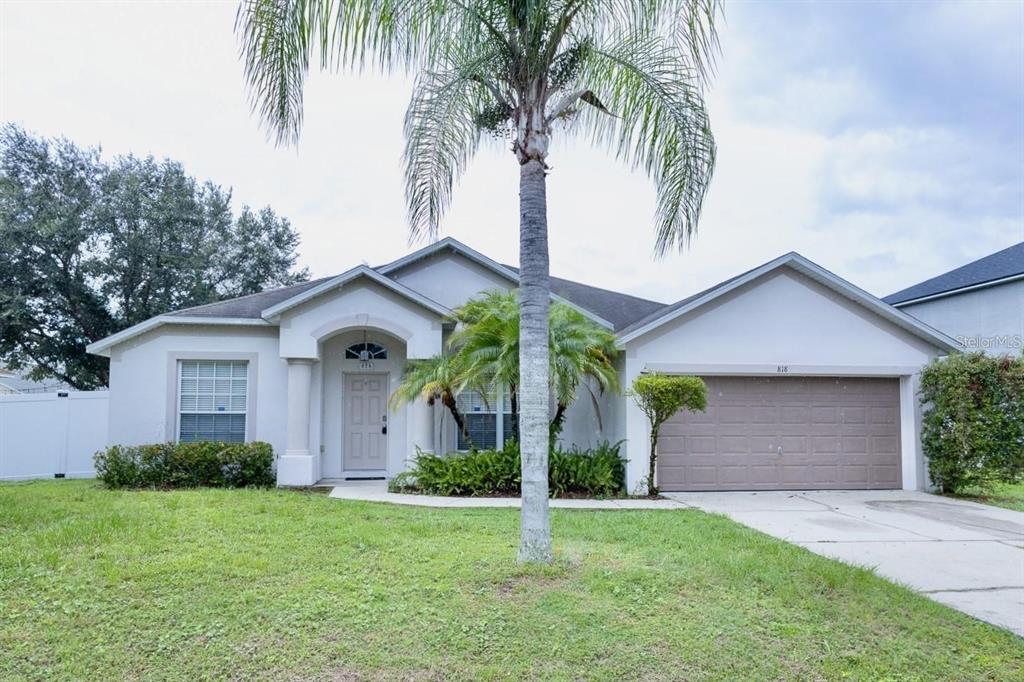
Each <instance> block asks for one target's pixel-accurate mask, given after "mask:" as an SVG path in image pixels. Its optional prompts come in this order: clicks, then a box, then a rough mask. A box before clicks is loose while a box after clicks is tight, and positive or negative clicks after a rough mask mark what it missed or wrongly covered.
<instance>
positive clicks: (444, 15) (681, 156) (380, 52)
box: [237, 0, 719, 562]
mask: <svg viewBox="0 0 1024 682" xmlns="http://www.w3.org/2000/svg"><path fill="white" fill-rule="evenodd" d="M718 14H719V0H242V4H241V7H240V10H239V14H238V21H237V30H238V32H239V34H240V38H241V42H242V58H243V61H244V63H245V71H246V76H247V79H248V82H249V86H250V89H251V92H252V101H253V108H254V110H256V111H257V112H258V113H259V114H260V116H261V117H262V118H263V120H264V121H265V122H267V123H268V124H269V125H270V127H271V130H272V132H273V134H274V136H275V137H276V140H277V142H278V143H288V142H293V141H295V140H296V139H297V137H298V134H299V129H300V128H301V124H302V97H303V83H304V81H305V78H306V75H307V73H308V71H309V64H310V59H311V58H314V57H318V59H319V65H320V67H321V68H325V69H362V68H364V67H366V66H377V67H380V68H381V69H382V70H384V71H391V70H396V69H398V70H404V71H407V72H413V73H416V74H417V81H416V86H415V91H414V92H413V96H412V101H411V102H410V104H409V108H408V110H407V112H406V117H405V137H406V149H405V175H406V199H407V202H408V205H409V224H410V230H411V234H412V236H413V237H418V236H420V235H424V234H426V235H429V236H433V235H435V234H436V233H437V230H438V226H439V222H440V219H441V216H442V214H443V213H444V211H445V209H446V208H447V206H448V203H449V201H450V199H451V192H452V187H453V184H454V181H455V180H456V179H457V178H458V176H459V175H461V174H462V172H463V171H464V170H465V168H466V164H467V163H468V161H469V159H470V158H471V157H472V156H473V154H474V153H475V152H476V150H477V147H478V146H479V143H480V139H481V133H482V132H485V131H487V132H493V133H496V134H498V135H501V136H505V137H507V138H508V140H509V142H510V147H511V150H512V152H513V154H514V155H515V158H516V161H517V163H518V164H519V203H520V211H519V213H520V223H519V260H520V270H519V275H520V276H519V280H520V283H519V288H520V297H519V305H520V314H521V318H522V322H521V325H520V330H519V333H520V337H521V343H520V346H519V352H520V355H521V357H520V370H521V376H520V380H519V402H520V434H521V452H522V482H523V485H522V491H523V493H522V495H523V499H522V516H521V523H520V543H519V558H520V560H521V561H545V562H547V561H550V560H551V558H552V555H551V530H550V522H549V517H548V481H547V470H548V464H547V458H548V433H547V421H548V407H549V404H548V402H549V401H548V392H547V390H546V389H547V387H548V384H549V377H548V372H549V367H550V365H549V359H548V343H547V336H548V329H547V324H548V305H549V297H550V282H549V279H548V235H547V233H548V224H547V194H546V191H547V189H546V175H547V172H548V164H547V159H548V150H549V147H550V141H551V136H552V134H553V133H554V132H555V131H556V130H561V131H564V132H573V131H575V132H581V133H583V134H585V135H588V136H589V137H590V138H591V139H592V140H593V141H594V142H595V143H598V144H603V145H605V146H608V147H610V148H611V149H612V151H613V152H614V153H615V154H616V155H617V156H619V157H620V158H622V159H624V160H626V161H627V162H628V163H630V164H631V165H633V166H635V167H641V168H643V169H644V170H645V171H646V172H647V174H648V175H649V176H650V177H651V178H652V180H653V181H654V184H655V186H656V188H657V193H658V199H657V210H656V237H655V251H656V253H658V254H661V253H664V252H666V251H668V250H669V249H671V248H673V247H675V246H677V245H678V246H681V245H683V244H684V243H685V242H686V241H687V240H689V238H690V237H691V235H692V234H693V233H694V231H695V230H696V227H697V219H698V217H699V216H700V211H701V205H702V203H703V200H704V195H705V192H706V191H707V188H708V183H709V182H710V179H711V173H712V169H713V166H714V160H715V145H714V140H713V138H712V135H711V128H710V124H709V122H708V116H707V112H706V110H705V107H704V101H703V96H702V86H703V83H704V81H705V77H706V75H707V74H708V72H709V70H710V67H711V65H712V62H713V56H714V54H715V51H716V50H717V38H716V32H715V24H716V21H717V18H718ZM352 104H353V106H365V104H366V103H365V102H362V103H361V102H353V103H352Z"/></svg>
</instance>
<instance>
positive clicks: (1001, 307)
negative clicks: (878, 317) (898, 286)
mask: <svg viewBox="0 0 1024 682" xmlns="http://www.w3.org/2000/svg"><path fill="white" fill-rule="evenodd" d="M883 300H885V302H886V303H889V304H890V305H892V306H894V307H896V308H899V309H900V310H902V311H903V312H905V313H909V314H910V315H913V316H914V317H916V318H917V319H919V320H921V321H922V322H925V323H926V324H928V325H931V326H932V327H935V328H936V329H939V330H942V331H943V332H945V333H946V334H948V335H949V336H952V337H953V338H954V339H956V340H957V341H958V342H960V343H961V344H962V345H963V347H964V349H965V350H982V351H985V352H986V353H990V354H993V355H1002V354H1005V353H1009V354H1010V355H1020V354H1021V353H1022V352H1024V242H1020V243H1019V244H1014V245H1013V246H1010V247H1009V248H1006V249H1003V250H1002V251H997V252H996V253H993V254H990V255H988V256H985V257H984V258H979V259H978V260H976V261H973V262H971V263H968V264H967V265H963V266H961V267H959V268H955V269H953V270H950V271H949V272H945V273H943V274H941V275H938V276H936V277H932V278H931V279H927V280H925V281H923V282H919V283H917V284H915V285H913V286H910V287H907V288H906V289H903V290H901V291H897V292H896V293H894V294H890V295H889V296H886V297H885V299H883Z"/></svg>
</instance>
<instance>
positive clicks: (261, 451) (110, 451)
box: [95, 441, 276, 488]
mask: <svg viewBox="0 0 1024 682" xmlns="http://www.w3.org/2000/svg"><path fill="white" fill-rule="evenodd" d="M95 461H96V478H98V479H99V480H100V481H102V482H103V483H104V484H105V485H106V486H107V487H109V488H198V487H211V488H245V487H249V486H254V487H270V486H273V485H274V484H275V483H276V479H275V477H274V470H273V463H274V451H273V449H272V448H271V447H270V444H269V443H263V442H259V441H254V442H252V443H218V442H214V441H200V442H196V443H156V444H153V445H114V446H111V447H109V448H107V449H106V450H103V451H100V452H98V453H96V457H95Z"/></svg>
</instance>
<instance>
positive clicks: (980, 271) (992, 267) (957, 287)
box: [882, 242, 1024, 307]
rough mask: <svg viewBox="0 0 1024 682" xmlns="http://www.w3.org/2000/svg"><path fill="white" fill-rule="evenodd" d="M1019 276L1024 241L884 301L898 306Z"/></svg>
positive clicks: (1023, 271) (1023, 267)
mask: <svg viewBox="0 0 1024 682" xmlns="http://www.w3.org/2000/svg"><path fill="white" fill-rule="evenodd" d="M1019 278H1024V242H1021V243H1019V244H1014V245H1013V246H1011V247H1009V248H1006V249H1003V250H1002V251H997V252H995V253H993V254H991V255H988V256H985V257H984V258H979V259H978V260H976V261H973V262H971V263H968V264H967V265H962V266H960V267H958V268H954V269H953V270H950V271H949V272H945V273H943V274H941V275H938V276H936V277H932V278H931V279H926V280H925V281H923V282H919V283H917V284H915V285H914V286H911V287H907V288H906V289H903V290H901V291H897V292H896V293H894V294H889V295H888V296H886V297H885V298H884V299H882V300H883V301H885V302H886V303H889V304H891V305H895V306H897V307H898V306H901V305H907V304H908V303H911V302H914V301H919V300H921V299H928V298H938V297H941V296H950V295H953V294H955V293H957V292H959V291H961V290H965V289H977V288H981V287H984V286H991V285H993V284H997V283H1000V282H1005V281H1011V280H1013V279H1019Z"/></svg>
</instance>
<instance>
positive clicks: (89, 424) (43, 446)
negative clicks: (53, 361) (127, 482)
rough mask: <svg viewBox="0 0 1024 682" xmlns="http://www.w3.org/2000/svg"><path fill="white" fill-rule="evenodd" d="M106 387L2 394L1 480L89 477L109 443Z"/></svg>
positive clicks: (0, 433)
mask: <svg viewBox="0 0 1024 682" xmlns="http://www.w3.org/2000/svg"><path fill="white" fill-rule="evenodd" d="M109 396H110V394H109V393H108V392H107V391H83V392H75V391H61V392H59V393H35V394H15V395H0V480H21V479H27V478H55V477H56V478H61V477H64V476H66V477H68V478H72V477H89V476H94V475H95V474H96V471H95V469H94V467H93V461H92V456H93V455H94V454H95V453H96V451H97V450H101V449H103V448H104V447H106V445H107V410H108V403H109Z"/></svg>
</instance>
